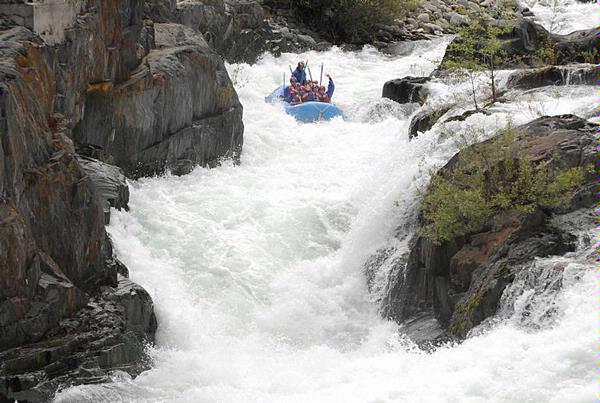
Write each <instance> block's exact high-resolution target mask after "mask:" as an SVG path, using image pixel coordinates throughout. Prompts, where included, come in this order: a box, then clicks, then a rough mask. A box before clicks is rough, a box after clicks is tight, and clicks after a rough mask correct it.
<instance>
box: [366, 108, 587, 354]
mask: <svg viewBox="0 0 600 403" xmlns="http://www.w3.org/2000/svg"><path fill="white" fill-rule="evenodd" d="M595 135H596V128H595V126H594V125H593V124H591V123H588V122H586V121H585V120H583V119H581V118H578V117H576V116H572V115H566V116H554V117H543V118H540V119H537V120H535V121H533V122H531V123H529V124H527V125H524V126H521V127H519V128H517V135H516V137H515V141H516V147H515V149H516V150H518V151H517V152H518V153H519V155H518V156H517V157H519V158H527V159H528V160H530V161H532V162H533V163H535V164H540V163H546V164H549V166H550V167H552V168H553V169H559V170H564V169H569V168H571V167H586V168H587V167H594V166H595V164H597V161H596V156H595V153H596V150H595V144H596V143H595ZM472 147H478V145H475V146H472ZM459 155H460V154H457V155H456V156H455V157H454V158H452V160H451V161H449V162H448V164H446V166H445V167H443V168H442V169H441V170H440V172H438V175H442V176H445V177H446V176H448V175H449V174H450V173H451V172H452V171H453V170H454V169H456V166H457V164H459V163H460V162H459V161H460V158H459ZM596 169H597V166H596ZM593 171H594V170H593V169H591V170H586V171H585V172H586V174H585V178H584V181H583V183H582V184H581V186H580V187H579V188H578V190H576V191H575V192H574V193H573V196H572V203H571V205H570V206H569V207H561V208H555V209H540V208H538V209H536V210H534V211H531V212H527V213H520V212H516V211H508V210H507V211H497V212H496V214H495V215H494V216H493V218H492V219H491V220H490V221H489V222H488V223H487V225H485V228H484V229H483V230H481V231H479V232H477V233H472V234H468V235H467V236H462V237H458V238H456V239H453V240H451V241H446V242H443V243H441V244H436V243H435V242H433V241H431V240H430V239H428V238H427V237H426V236H424V235H418V236H416V237H415V238H414V239H413V240H412V242H411V245H412V246H411V249H410V254H409V255H408V257H407V261H406V262H405V261H404V260H402V259H399V260H397V261H394V262H387V261H386V259H388V258H387V256H396V254H394V253H393V252H390V251H389V250H388V249H386V250H384V251H382V252H381V253H380V255H381V256H380V258H377V257H374V258H373V259H372V261H383V263H381V264H393V265H394V269H393V270H392V275H391V277H390V283H389V286H388V291H387V298H386V300H385V301H384V302H383V314H384V315H385V316H387V317H390V318H392V319H394V320H396V321H398V322H399V323H402V324H403V327H404V330H405V331H407V333H408V334H409V336H412V337H413V338H414V339H415V340H417V341H419V342H424V341H432V340H436V339H443V338H445V337H448V336H451V337H457V338H463V337H465V336H466V335H467V333H468V332H469V330H470V329H472V328H473V327H474V326H476V325H478V324H479V323H481V322H482V321H483V320H484V319H486V318H488V317H490V316H492V315H494V314H495V312H496V309H497V306H498V302H499V300H500V297H501V296H502V293H503V291H504V289H505V288H506V286H507V285H508V284H510V283H511V282H512V280H513V278H514V276H515V273H516V272H518V271H519V270H522V268H523V267H524V265H525V264H526V263H527V262H530V261H531V260H532V259H533V258H535V257H541V256H548V255H561V254H564V253H565V252H567V251H570V250H573V248H574V243H573V241H574V237H573V236H572V235H570V234H569V233H568V232H565V231H564V230H562V229H560V228H557V227H555V226H554V225H553V224H551V220H550V217H552V216H557V215H562V214H565V213H568V212H571V211H575V210H577V209H580V208H586V209H589V208H591V207H592V206H593V205H594V202H595V201H594V199H595V192H596V189H595V186H596V185H595V183H596V178H595V175H594V174H593ZM425 224H426V222H425V221H424V219H421V221H420V225H421V226H424V225H425ZM417 232H420V231H417Z"/></svg>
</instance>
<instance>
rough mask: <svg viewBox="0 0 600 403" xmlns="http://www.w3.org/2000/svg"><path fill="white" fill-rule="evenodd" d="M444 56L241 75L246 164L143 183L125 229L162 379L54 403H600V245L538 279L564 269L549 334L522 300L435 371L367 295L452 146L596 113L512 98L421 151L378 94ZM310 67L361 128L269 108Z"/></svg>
mask: <svg viewBox="0 0 600 403" xmlns="http://www.w3.org/2000/svg"><path fill="white" fill-rule="evenodd" d="M447 41H448V40H447V39H440V40H436V41H431V42H420V43H416V44H414V48H413V49H407V50H406V52H407V53H406V54H405V55H401V56H386V55H383V54H381V53H379V52H377V51H376V50H374V49H372V48H366V49H365V50H363V51H360V52H353V53H349V52H343V51H341V50H339V49H333V50H331V51H328V52H323V53H315V52H310V53H307V54H304V55H283V56H282V57H280V58H274V57H272V56H268V55H267V56H265V57H264V58H263V59H262V60H261V61H260V62H259V63H258V64H257V65H253V66H249V65H245V64H240V65H232V66H229V71H230V74H231V75H232V77H233V78H234V81H235V85H236V87H237V89H238V93H239V95H240V99H241V101H242V103H243V105H244V108H245V109H244V123H245V127H246V129H245V134H244V137H245V144H244V152H243V155H242V158H241V163H240V165H239V166H235V165H233V164H232V163H230V162H228V161H225V162H224V163H223V165H222V166H220V167H218V168H215V169H203V168H197V169H195V170H194V171H193V172H192V173H191V174H189V175H186V176H182V177H176V176H170V175H167V176H165V177H160V178H147V179H141V180H139V181H136V182H132V183H131V184H130V189H131V202H130V207H131V211H130V212H116V211H115V212H113V215H112V223H111V225H110V226H109V227H108V230H109V232H110V234H111V236H112V238H113V240H114V242H115V247H116V250H117V253H118V255H119V257H120V258H121V259H122V260H123V262H124V263H125V264H126V265H127V266H128V267H129V269H130V272H131V278H132V279H133V280H134V281H136V282H138V283H140V284H141V285H142V286H144V287H145V288H146V289H147V290H148V291H149V292H150V294H151V295H152V298H153V300H154V303H155V307H156V313H157V316H158V322H159V328H158V333H157V345H156V347H152V348H150V349H149V353H150V356H151V357H152V360H153V367H152V369H150V370H149V371H147V372H145V373H143V374H141V375H140V376H139V377H138V378H136V379H134V380H132V379H130V378H129V377H128V376H127V375H125V374H121V373H116V374H115V376H114V382H112V383H109V384H103V385H90V386H79V387H75V388H70V389H66V390H64V391H62V392H61V393H60V394H59V395H58V396H57V398H56V401H57V402H515V401H518V402H557V403H558V402H561V403H562V402H591V401H595V397H596V392H597V388H596V386H597V385H596V383H597V382H596V381H597V379H596V362H595V351H596V344H597V343H596V342H597V339H596V336H597V329H598V323H597V305H596V304H597V300H598V295H597V287H596V284H597V282H598V280H599V278H598V275H597V273H596V271H595V270H594V268H595V263H594V257H593V254H592V252H593V250H594V245H593V244H592V243H591V242H588V243H587V244H585V245H583V246H582V247H581V248H580V250H579V251H578V252H577V253H574V254H571V255H569V256H567V257H561V258H547V259H539V260H538V261H537V263H536V264H539V265H542V266H543V267H552V265H555V264H557V262H559V263H561V264H562V266H561V267H564V273H565V274H564V278H563V288H562V290H561V291H560V292H559V293H557V294H556V295H554V296H553V297H552V298H553V301H554V303H555V305H556V307H557V310H556V313H555V314H554V316H553V317H554V318H555V320H554V321H553V322H552V323H548V324H544V325H542V326H537V327H532V326H529V323H528V322H527V320H525V321H522V320H516V319H515V318H516V317H517V315H521V316H522V312H521V311H522V309H521V308H519V307H521V306H522V305H523V304H522V301H523V298H525V297H519V296H520V295H521V294H522V295H525V296H526V295H529V294H530V293H531V290H529V289H527V287H526V286H525V285H524V286H522V289H512V291H511V293H512V294H511V295H513V294H516V297H515V298H512V299H511V298H508V297H507V298H506V302H505V305H506V306H504V307H503V309H504V311H506V312H513V311H514V312H516V313H509V314H506V315H505V317H504V318H503V319H502V320H500V321H498V323H494V324H489V326H488V325H486V328H485V331H483V330H482V331H481V332H480V333H481V334H477V335H476V336H473V337H471V338H469V339H468V340H466V341H465V342H464V343H462V344H460V345H455V346H444V347H441V348H439V349H437V350H436V351H435V352H432V353H427V352H423V351H420V350H418V349H417V348H416V347H415V346H413V345H411V343H409V342H408V341H406V340H404V339H403V338H402V337H401V336H400V335H399V334H398V331H397V325H396V324H394V323H391V322H388V321H385V320H383V319H381V318H380V316H379V314H378V309H379V306H378V304H377V302H376V301H377V300H378V296H377V295H371V294H369V293H368V292H367V287H366V279H365V275H364V271H363V263H364V262H365V260H366V259H367V258H368V257H369V256H370V254H371V253H373V252H374V251H376V250H377V249H378V248H380V247H383V246H386V245H388V244H389V242H401V241H399V240H397V239H396V238H394V236H393V235H394V234H397V231H398V228H404V231H406V233H407V235H410V232H411V224H412V222H413V219H414V214H415V212H416V208H417V206H418V202H419V197H420V196H419V195H420V194H421V191H422V190H423V189H424V188H425V186H426V185H427V183H428V180H429V177H430V175H431V172H433V171H434V170H435V169H437V168H439V167H440V166H442V165H443V164H444V163H445V162H446V161H447V160H448V159H449V158H450V157H451V156H452V155H453V154H454V153H455V152H456V151H457V141H456V136H461V135H462V136H463V137H465V136H467V137H469V138H470V140H471V141H477V140H481V139H484V138H487V137H489V136H491V135H493V133H494V131H495V130H496V129H497V128H500V127H504V126H506V125H507V124H508V123H509V122H512V123H513V124H521V123H525V122H527V121H530V120H532V119H534V118H536V117H538V116H541V115H543V114H562V113H576V114H580V115H581V114H583V115H586V116H585V117H586V118H588V117H592V116H593V114H594V110H593V106H594V105H595V103H596V98H597V94H596V91H595V88H593V87H581V86H579V87H578V86H574V87H561V88H546V89H540V90H535V91H529V92H527V93H509V94H508V95H507V97H508V98H509V102H507V103H505V104H500V105H499V106H496V107H495V108H494V109H493V113H492V114H491V115H490V116H484V115H474V116H472V117H470V118H469V119H467V120H466V121H465V122H454V123H452V124H448V125H446V126H443V127H442V126H440V127H437V126H436V128H434V130H432V131H430V132H428V133H427V134H425V135H421V136H419V137H418V138H416V139H414V140H413V141H410V142H409V140H408V135H407V130H408V123H409V118H410V115H411V114H412V113H413V112H414V108H410V107H406V106H401V105H398V104H395V103H393V102H391V101H386V100H381V98H380V95H381V88H382V86H383V83H384V82H385V81H386V80H389V79H392V78H398V77H402V76H406V75H427V74H429V73H430V72H431V71H432V70H433V69H434V68H435V67H436V65H437V63H439V61H440V59H441V57H442V56H443V53H444V50H445V47H446V45H447ZM298 58H304V59H309V60H310V61H311V62H310V63H311V64H312V66H315V67H314V68H313V69H312V72H313V74H316V73H315V70H318V68H317V67H316V66H318V64H319V63H320V62H323V63H325V71H326V72H327V73H330V74H331V75H332V76H333V77H334V79H335V80H336V85H337V89H336V94H335V95H334V100H335V101H336V102H337V103H338V104H339V105H340V106H341V107H342V108H343V109H345V110H346V111H347V114H348V115H349V116H350V120H349V121H343V120H341V119H338V120H334V121H332V122H328V123H323V124H311V125H303V124H298V123H296V122H295V121H294V120H293V119H292V118H291V117H289V116H287V115H285V113H284V112H283V110H282V109H281V108H280V107H278V106H274V105H269V104H266V103H265V102H264V100H263V97H264V96H265V95H266V94H268V93H269V92H270V91H271V90H272V89H273V88H274V87H276V86H277V85H278V84H279V82H280V81H281V77H282V70H283V69H285V68H286V67H287V65H288V64H293V63H295V62H296V61H297V59H298ZM506 74H508V73H506ZM506 74H505V75H506ZM467 88H468V86H466V84H463V83H451V82H449V83H439V84H437V85H436V87H435V94H434V95H433V96H432V97H433V101H432V102H435V100H438V102H448V101H449V100H450V101H452V102H456V104H457V105H458V106H457V107H459V106H460V105H463V106H465V107H467V106H468V105H467V104H468V98H469V96H468V91H467ZM590 114H591V115H590ZM378 278H380V281H384V279H385V275H381V276H379V277H378ZM515 287H516V286H515ZM383 288H384V287H382V286H381V284H380V286H379V287H375V289H383ZM527 293H529V294H527ZM519 298H520V299H519ZM516 305H519V306H518V307H517V308H518V309H516V308H515V306H516ZM531 306H533V308H531V309H534V308H536V304H535V303H533V304H532V305H531ZM511 307H512V308H513V309H512V311H511ZM538 308H539V306H538ZM519 309H521V310H519Z"/></svg>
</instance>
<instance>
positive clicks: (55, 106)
mask: <svg viewBox="0 0 600 403" xmlns="http://www.w3.org/2000/svg"><path fill="white" fill-rule="evenodd" d="M142 13H143V10H142V1H141V0H127V1H122V0H102V1H100V0H98V1H93V0H90V1H88V2H87V3H86V7H85V8H84V9H83V12H82V14H81V15H80V16H79V18H78V19H77V21H76V23H75V25H74V26H73V27H72V28H70V29H68V30H67V31H65V38H66V39H65V41H64V42H63V43H61V44H58V45H54V46H46V44H45V43H44V42H43V41H42V40H41V39H40V38H39V37H37V36H36V35H34V34H33V33H32V32H31V31H29V30H28V29H26V28H24V27H20V26H12V27H10V28H8V29H6V30H4V31H0V400H2V398H4V397H11V398H20V399H28V400H31V401H44V400H48V399H49V396H50V394H51V392H52V390H53V389H55V388H56V386H57V385H58V384H59V383H60V382H63V381H65V380H66V379H67V378H68V377H70V376H74V377H77V376H82V377H83V376H84V375H85V374H84V372H85V371H84V369H82V365H83V363H85V362H87V364H85V365H87V366H88V368H91V369H94V368H97V370H94V371H92V372H93V373H94V374H95V375H94V376H99V375H100V374H106V373H107V372H108V371H109V370H110V368H111V367H114V366H121V364H123V366H124V367H125V369H128V368H129V367H128V365H130V366H131V368H132V369H131V371H130V372H132V373H134V372H135V371H134V370H133V367H137V366H139V365H140V359H141V357H142V348H141V347H140V346H141V343H142V340H143V339H148V340H151V339H152V337H153V334H154V330H155V324H154V325H151V323H153V321H154V319H153V318H154V316H153V315H154V314H153V309H152V302H151V300H150V298H149V296H148V295H147V293H145V291H143V290H139V292H137V291H136V295H138V296H140V297H139V298H137V297H135V298H133V297H132V298H133V299H132V298H129V297H127V296H126V295H125V294H122V295H121V294H120V291H119V290H122V289H123V288H122V287H121V286H119V285H118V282H117V275H118V273H122V274H127V269H126V268H125V267H124V266H123V265H122V264H121V263H120V262H118V260H116V259H115V258H114V256H113V250H112V246H111V242H110V240H109V238H108V236H107V234H106V232H105V229H104V222H105V220H104V214H103V209H102V200H101V198H100V196H99V194H98V189H97V187H96V185H95V184H94V182H93V181H92V180H91V179H90V176H89V175H87V174H86V171H84V170H83V169H82V167H81V164H80V160H79V159H78V158H77V155H76V153H75V146H74V144H73V141H72V138H71V136H72V128H73V127H74V126H75V125H76V124H77V123H78V122H79V120H80V119H81V117H82V116H83V112H84V105H85V94H86V89H87V88H88V85H90V83H97V82H105V81H109V82H113V83H121V82H124V81H126V80H127V79H128V78H129V76H130V72H131V70H132V69H134V68H135V67H136V66H137V65H138V64H139V62H140V61H141V59H142V58H143V57H144V56H145V55H146V54H147V53H148V51H149V50H150V47H151V45H152V43H153V39H152V36H151V35H150V34H151V31H150V30H149V29H148V27H147V26H146V25H144V24H143V23H142ZM120 191H121V192H122V191H123V189H121V190H120ZM128 295H129V294H128ZM90 298H92V299H90ZM136 298H137V299H136ZM90 301H91V302H90ZM94 301H95V302H94ZM90 303H97V304H101V305H102V304H103V305H106V304H112V305H111V308H110V309H109V308H106V309H107V312H106V315H103V314H102V312H100V313H94V309H95V308H93V307H92V308H90ZM111 315H112V316H111ZM128 318H131V320H129V319H128ZM104 320H107V321H108V322H106V323H105V322H102V321H104ZM73 321H75V322H77V323H75V322H73ZM101 322H102V323H101ZM142 322H143V323H145V325H141V324H140V323H142ZM103 328H105V329H107V330H106V332H108V333H110V335H108V333H106V334H105V333H104V330H102V329H103ZM109 336H110V337H109ZM134 351H135V352H136V353H134ZM119 352H121V353H122V354H121V353H119ZM113 353H114V354H113ZM117 353H119V354H117ZM117 356H118V357H117ZM103 357H104V358H103ZM115 357H116V358H115ZM125 364H127V365H125ZM128 370H129V369H128ZM69 374H70V375H69ZM42 382H46V383H45V386H40V385H41V384H40V383H42ZM39 384H40V385H39ZM36 385H38V386H36Z"/></svg>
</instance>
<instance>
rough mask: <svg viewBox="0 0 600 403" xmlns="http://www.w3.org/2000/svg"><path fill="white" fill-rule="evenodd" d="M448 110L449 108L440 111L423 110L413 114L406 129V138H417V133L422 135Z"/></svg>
mask: <svg viewBox="0 0 600 403" xmlns="http://www.w3.org/2000/svg"><path fill="white" fill-rule="evenodd" d="M448 110H450V108H448V107H445V108H441V109H435V110H431V109H423V110H421V111H419V112H418V113H417V114H415V115H414V116H413V117H412V119H411V120H410V125H409V127H408V137H409V138H413V137H416V136H418V134H419V133H424V132H426V131H428V130H430V129H431V128H432V127H433V126H434V125H435V124H436V123H437V121H438V120H439V119H440V118H441V117H442V116H443V115H444V114H445V113H446V112H448Z"/></svg>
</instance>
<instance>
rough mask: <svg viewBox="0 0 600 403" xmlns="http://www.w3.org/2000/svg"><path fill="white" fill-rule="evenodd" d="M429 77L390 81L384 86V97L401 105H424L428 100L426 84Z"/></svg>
mask: <svg viewBox="0 0 600 403" xmlns="http://www.w3.org/2000/svg"><path fill="white" fill-rule="evenodd" d="M429 80H430V78H429V77H410V76H409V77H404V78H399V79H395V80H391V81H388V82H386V83H385V84H384V86H383V92H382V96H383V97H384V98H389V99H391V100H393V101H396V102H398V103H401V104H406V103H413V102H416V103H419V104H421V105H422V104H423V103H424V102H425V100H426V98H427V95H428V91H427V87H426V84H427V83H428V82H429Z"/></svg>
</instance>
